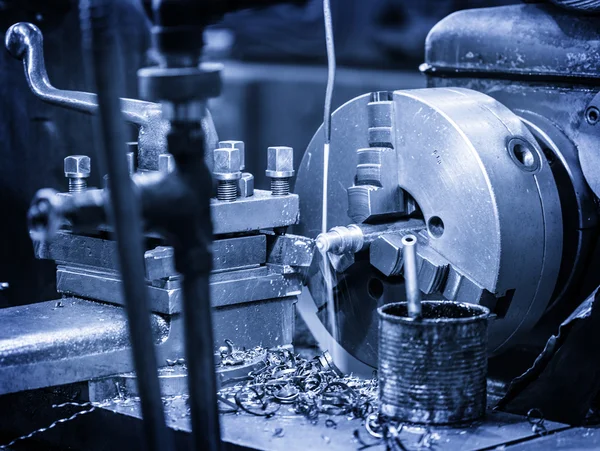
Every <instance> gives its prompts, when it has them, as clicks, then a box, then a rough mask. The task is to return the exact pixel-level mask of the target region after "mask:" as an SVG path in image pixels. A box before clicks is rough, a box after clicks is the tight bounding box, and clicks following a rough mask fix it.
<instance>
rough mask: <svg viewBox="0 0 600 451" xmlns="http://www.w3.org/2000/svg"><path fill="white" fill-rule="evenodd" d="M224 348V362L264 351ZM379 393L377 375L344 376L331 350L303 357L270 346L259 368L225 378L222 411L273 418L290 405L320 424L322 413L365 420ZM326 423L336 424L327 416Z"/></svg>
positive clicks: (239, 359) (291, 408) (375, 403)
mask: <svg viewBox="0 0 600 451" xmlns="http://www.w3.org/2000/svg"><path fill="white" fill-rule="evenodd" d="M228 345H229V344H228ZM222 351H223V352H222V355H221V358H222V365H226V364H227V363H228V362H230V361H231V360H234V361H240V362H246V361H249V360H252V356H256V355H259V354H260V352H264V349H253V350H251V351H240V350H237V349H235V348H234V347H233V346H232V345H231V346H229V348H228V349H227V350H226V349H223V350H222ZM244 353H249V354H250V356H245V355H243V354H244ZM233 356H235V357H233ZM226 362H227V363H226ZM377 392H378V382H377V378H376V377H373V378H372V379H367V380H364V379H359V378H357V377H354V376H352V375H349V376H344V375H343V374H342V373H341V372H340V370H339V369H338V368H336V367H335V365H334V364H333V362H332V360H331V356H330V355H329V353H328V352H324V353H323V354H322V355H320V356H317V357H315V358H314V359H305V358H302V357H300V356H299V355H297V354H294V353H293V352H291V351H290V350H287V349H284V350H268V351H267V352H266V357H265V359H264V360H263V362H262V365H261V366H260V367H259V368H258V369H255V370H254V371H251V372H250V373H248V375H247V376H246V377H242V378H239V377H238V378H234V379H230V380H227V381H225V382H223V383H222V388H221V390H220V391H219V393H218V396H219V401H220V403H219V404H220V405H219V407H220V410H221V413H234V412H235V413H239V412H245V413H248V414H251V415H257V416H264V417H266V418H270V417H272V416H275V415H276V414H277V412H278V411H279V409H280V408H281V407H283V406H286V407H288V408H289V409H286V413H287V411H288V410H291V411H293V412H295V413H296V414H298V415H303V416H304V417H306V418H307V419H308V420H309V421H311V422H312V423H314V424H316V423H317V422H318V421H319V416H320V415H321V414H326V415H347V416H350V417H351V418H361V419H364V418H366V417H367V416H368V415H369V414H371V413H373V412H375V409H376V408H377ZM326 426H327V427H332V428H333V427H335V426H337V425H336V423H335V422H334V421H333V420H330V419H327V420H326Z"/></svg>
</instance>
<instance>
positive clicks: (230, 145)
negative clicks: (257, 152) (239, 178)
mask: <svg viewBox="0 0 600 451" xmlns="http://www.w3.org/2000/svg"><path fill="white" fill-rule="evenodd" d="M219 148H220V149H239V150H240V155H241V162H242V163H241V166H240V170H241V171H243V170H244V169H246V145H245V144H244V141H219Z"/></svg>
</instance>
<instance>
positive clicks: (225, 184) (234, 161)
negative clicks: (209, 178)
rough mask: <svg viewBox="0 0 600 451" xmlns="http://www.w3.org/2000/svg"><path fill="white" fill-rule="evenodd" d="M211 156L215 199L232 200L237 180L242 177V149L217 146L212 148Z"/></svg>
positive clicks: (237, 183)
mask: <svg viewBox="0 0 600 451" xmlns="http://www.w3.org/2000/svg"><path fill="white" fill-rule="evenodd" d="M213 157H214V166H213V177H214V178H215V179H216V180H217V199H218V200H221V201H225V202H232V201H234V200H235V199H236V197H237V194H238V186H239V182H238V180H240V179H241V178H242V171H241V169H242V151H241V149H240V148H236V147H228V148H219V149H215V150H214V152H213Z"/></svg>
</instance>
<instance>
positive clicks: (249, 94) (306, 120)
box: [0, 0, 517, 307]
mask: <svg viewBox="0 0 600 451" xmlns="http://www.w3.org/2000/svg"><path fill="white" fill-rule="evenodd" d="M116 3H117V4H118V7H119V8H120V9H121V11H119V14H118V16H119V19H120V23H119V28H118V33H119V35H120V37H121V42H122V44H123V48H122V53H123V55H124V60H125V68H126V86H125V91H126V95H127V96H128V97H133V98H136V97H137V79H136V71H137V69H138V68H140V67H143V66H145V65H148V64H151V55H150V56H148V55H147V52H146V50H147V49H148V47H149V45H150V34H149V26H150V23H149V21H148V19H147V17H146V15H145V13H144V10H143V8H142V5H141V3H140V2H139V0H122V1H120V2H116ZM508 3H517V1H507V0H489V1H485V0H449V1H441V0H420V1H414V0H332V9H333V22H334V30H335V40H336V51H337V59H338V67H339V70H338V76H337V82H336V90H335V95H334V106H339V105H341V104H342V103H344V102H345V101H347V100H350V99H351V98H352V97H354V96H357V95H360V94H362V93H364V92H369V91H375V90H391V89H402V88H414V87H423V86H424V79H423V78H422V76H421V75H420V74H419V73H418V66H419V64H420V63H421V62H422V54H423V44H424V41H425V37H426V35H427V32H428V31H429V29H430V28H431V27H432V26H433V25H435V23H436V22H437V21H438V20H440V19H441V18H443V17H445V16H446V15H448V14H450V13H451V12H453V11H456V10H459V9H465V8H473V7H483V6H494V5H500V4H508ZM19 21H29V22H33V23H35V24H36V25H38V26H39V27H40V28H41V30H42V32H43V33H44V52H45V59H46V65H47V70H48V74H49V78H50V80H51V82H52V83H53V84H54V85H55V86H56V87H58V88H61V89H71V90H83V91H89V90H91V89H90V86H89V84H88V83H87V82H86V77H85V72H84V65H83V56H82V50H81V36H80V32H79V19H78V10H77V2H74V1H69V0H44V1H42V0H37V1H0V27H1V28H2V32H3V33H4V32H5V31H6V30H7V28H8V27H9V26H10V25H12V24H13V23H16V22H19ZM206 40H207V52H206V53H207V58H208V59H212V60H218V61H222V62H224V63H225V71H224V80H225V87H224V92H223V95H222V96H221V97H220V98H219V99H215V100H214V101H212V103H211V110H212V112H213V115H214V118H215V123H216V126H217V131H218V132H219V135H220V137H221V139H241V140H244V141H245V142H246V149H247V154H246V161H247V170H249V171H250V172H253V173H254V175H255V177H256V184H257V187H259V188H260V187H265V182H266V180H265V177H264V169H265V165H266V155H265V154H266V148H267V146H269V145H291V146H293V147H294V149H295V158H296V165H298V164H299V162H300V159H301V157H302V154H303V152H304V149H305V148H306V145H307V144H308V142H309V141H310V139H311V137H312V135H313V134H314V132H315V131H316V129H317V128H318V126H319V125H320V124H321V122H322V117H323V98H324V92H325V81H326V68H325V66H324V62H325V44H324V30H323V13H322V2H321V0H314V1H312V0H310V1H307V2H306V3H305V4H304V5H277V6H274V7H270V8H263V9H257V10H251V11H250V10H247V11H239V12H237V13H234V14H230V15H227V16H226V17H225V18H224V19H223V21H222V22H221V23H219V24H217V25H215V26H214V27H212V28H211V29H210V30H208V31H207V33H206ZM92 136H93V135H92V122H91V119H90V118H89V117H86V116H84V115H82V114H80V113H76V112H72V111H66V110H62V109H60V108H56V107H53V106H51V105H47V104H45V103H43V102H41V101H39V100H38V99H36V98H35V97H34V96H33V94H31V92H30V91H29V88H28V87H27V83H26V81H25V78H24V75H23V67H22V64H21V63H20V62H19V61H17V60H15V59H13V58H12V57H11V56H10V55H9V54H8V52H7V51H6V50H0V143H1V148H0V208H1V210H0V211H1V220H0V224H1V226H0V227H1V229H0V281H1V282H8V284H9V288H8V289H5V290H3V291H0V307H2V306H8V305H18V304H24V303H30V302H35V301H39V300H43V299H50V298H53V297H55V296H56V292H55V277H54V276H55V275H54V270H55V265H54V263H53V262H47V261H38V260H35V259H34V256H33V248H32V245H31V241H30V240H29V236H28V232H27V227H26V212H27V208H28V206H29V203H30V201H31V199H32V197H33V195H34V194H35V192H36V191H37V190H38V189H40V188H43V187H52V188H55V189H58V190H63V191H64V190H66V186H67V185H66V181H65V179H64V174H63V158H64V157H65V156H66V155H69V154H86V155H89V156H91V157H92V171H93V177H92V178H91V180H90V184H91V185H96V186H97V185H98V184H99V180H100V179H101V174H99V173H98V171H97V165H94V161H95V156H96V149H95V145H94V142H93V137H92Z"/></svg>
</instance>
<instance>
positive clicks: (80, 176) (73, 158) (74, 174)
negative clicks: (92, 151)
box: [64, 155, 91, 193]
mask: <svg viewBox="0 0 600 451" xmlns="http://www.w3.org/2000/svg"><path fill="white" fill-rule="evenodd" d="M64 164H65V166H64V169H65V177H67V178H68V179H69V192H70V193H80V192H82V191H85V190H86V188H87V180H86V179H87V178H88V177H89V176H90V165H91V161H90V157H88V156H86V155H69V156H68V157H67V158H65V162H64Z"/></svg>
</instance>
